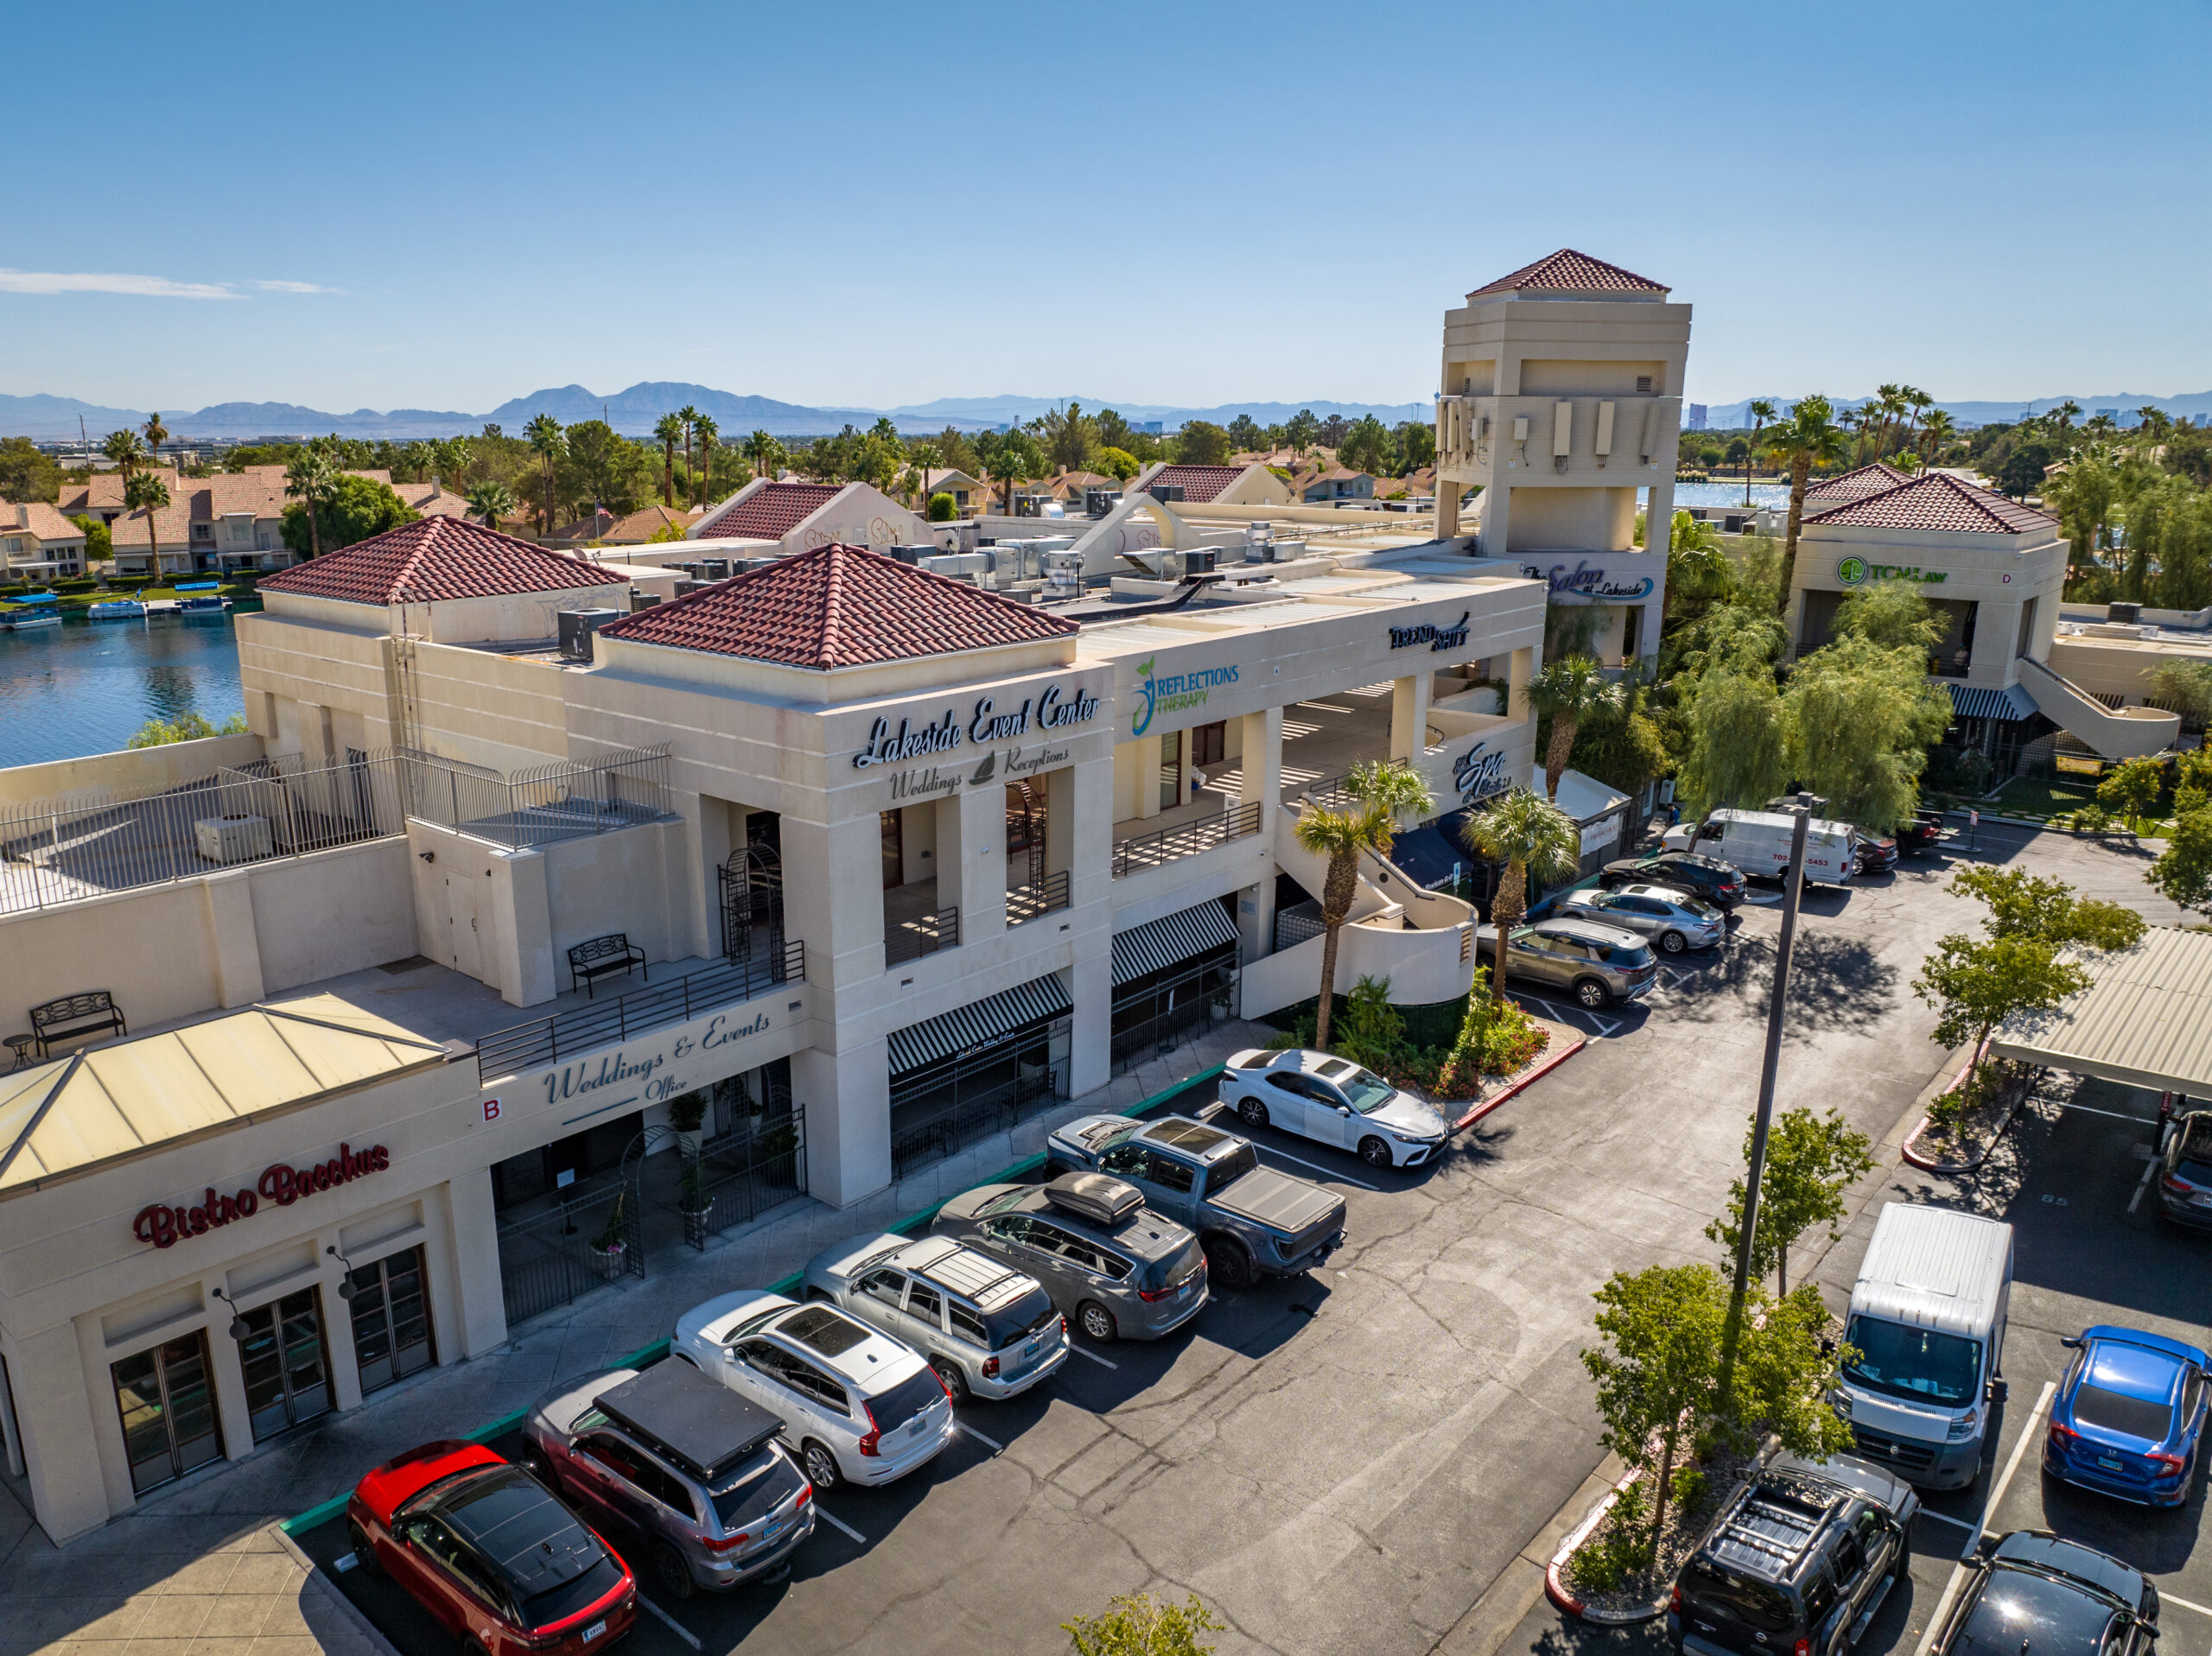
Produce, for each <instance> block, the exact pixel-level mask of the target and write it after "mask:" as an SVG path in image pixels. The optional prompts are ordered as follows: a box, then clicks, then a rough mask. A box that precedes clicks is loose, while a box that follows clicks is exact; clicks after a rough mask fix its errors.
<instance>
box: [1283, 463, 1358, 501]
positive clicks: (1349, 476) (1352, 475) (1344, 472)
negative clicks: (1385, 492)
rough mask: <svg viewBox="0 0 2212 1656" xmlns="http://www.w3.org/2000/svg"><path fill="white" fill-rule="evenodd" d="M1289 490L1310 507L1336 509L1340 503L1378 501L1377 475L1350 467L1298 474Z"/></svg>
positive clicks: (1293, 478)
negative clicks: (1295, 491)
mask: <svg viewBox="0 0 2212 1656" xmlns="http://www.w3.org/2000/svg"><path fill="white" fill-rule="evenodd" d="M1290 486H1291V487H1292V488H1294V489H1295V490H1297V491H1298V498H1300V500H1302V501H1304V502H1305V503H1306V504H1307V505H1309V506H1333V505H1336V504H1338V503H1340V502H1345V501H1353V500H1372V499H1374V498H1375V474H1374V473H1372V472H1355V471H1353V470H1351V468H1350V467H1349V466H1322V467H1319V468H1317V469H1315V470H1313V471H1312V472H1307V473H1299V474H1295V475H1294V476H1293V477H1292V479H1291V480H1290Z"/></svg>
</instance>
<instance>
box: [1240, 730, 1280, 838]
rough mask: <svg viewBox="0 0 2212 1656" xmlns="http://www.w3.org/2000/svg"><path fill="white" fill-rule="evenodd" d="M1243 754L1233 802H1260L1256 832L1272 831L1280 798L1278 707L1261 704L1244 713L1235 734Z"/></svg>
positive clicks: (1241, 803)
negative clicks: (1263, 706) (1261, 706)
mask: <svg viewBox="0 0 2212 1656" xmlns="http://www.w3.org/2000/svg"><path fill="white" fill-rule="evenodd" d="M1237 735H1238V740H1239V742H1240V744H1241V746H1242V747H1243V757H1242V758H1241V759H1240V760H1239V762H1238V763H1239V765H1241V767H1242V769H1241V770H1240V771H1239V773H1238V779H1237V784H1236V803H1238V804H1240V805H1249V804H1250V803H1253V802H1254V801H1255V800H1257V801H1258V802H1259V805H1260V832H1261V833H1262V834H1272V833H1274V812H1275V808H1276V806H1277V805H1278V804H1279V803H1280V802H1281V799H1282V709H1281V707H1265V708H1262V710H1261V711H1260V712H1258V713H1248V714H1245V715H1244V724H1243V729H1242V730H1241V731H1239V732H1238V733H1237Z"/></svg>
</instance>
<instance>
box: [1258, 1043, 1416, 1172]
mask: <svg viewBox="0 0 2212 1656" xmlns="http://www.w3.org/2000/svg"><path fill="white" fill-rule="evenodd" d="M1221 1101H1222V1102H1223V1103H1224V1104H1226V1105H1228V1106H1229V1107H1230V1108H1231V1109H1233V1110H1235V1111H1236V1114H1237V1115H1238V1117H1239V1118H1240V1119H1241V1120H1243V1123H1244V1125H1245V1126H1248V1127H1264V1126H1268V1123H1270V1122H1273V1123H1274V1125H1275V1126H1278V1127H1281V1129H1282V1130H1283V1131H1284V1132H1286V1133H1298V1134H1300V1136H1301V1137H1304V1138H1307V1139H1319V1140H1320V1141H1321V1143H1323V1144H1325V1145H1335V1146H1337V1148H1338V1149H1339V1150H1351V1151H1357V1152H1358V1153H1359V1158H1360V1160H1362V1161H1363V1162H1365V1163H1366V1164H1368V1165H1369V1166H1370V1167H1417V1166H1419V1165H1420V1164H1421V1163H1423V1162H1425V1161H1427V1160H1428V1159H1429V1158H1430V1157H1432V1156H1433V1155H1435V1154H1436V1152H1438V1151H1440V1150H1441V1149H1443V1148H1444V1140H1445V1139H1446V1138H1447V1137H1449V1136H1450V1134H1451V1132H1452V1127H1451V1124H1450V1123H1449V1122H1447V1121H1446V1120H1445V1119H1444V1118H1443V1117H1442V1116H1441V1115H1439V1114H1437V1113H1436V1110H1435V1108H1434V1107H1433V1106H1432V1105H1430V1104H1429V1103H1427V1101H1424V1100H1422V1099H1419V1098H1415V1097H1414V1095H1413V1094H1411V1093H1402V1092H1400V1091H1399V1090H1398V1089H1397V1088H1395V1087H1393V1086H1392V1085H1390V1083H1389V1082H1387V1081H1385V1080H1383V1077H1382V1076H1380V1075H1376V1073H1375V1072H1374V1071H1373V1070H1371V1069H1361V1068H1360V1067H1359V1065H1357V1064H1356V1063H1353V1062H1352V1061H1351V1059H1350V1058H1339V1057H1338V1056H1336V1055H1335V1054H1334V1053H1332V1052H1309V1051H1306V1050H1302V1049H1300V1050H1291V1051H1287V1052H1265V1051H1258V1050H1253V1051H1246V1052H1239V1053H1237V1054H1236V1056H1234V1057H1232V1058H1230V1061H1229V1063H1228V1067H1227V1068H1226V1069H1224V1070H1223V1071H1222V1076H1221Z"/></svg>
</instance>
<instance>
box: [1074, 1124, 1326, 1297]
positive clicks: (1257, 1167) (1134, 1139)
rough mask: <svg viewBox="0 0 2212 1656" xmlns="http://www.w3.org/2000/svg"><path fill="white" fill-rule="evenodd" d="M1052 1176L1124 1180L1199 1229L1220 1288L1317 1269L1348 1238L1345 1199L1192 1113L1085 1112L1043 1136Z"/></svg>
mask: <svg viewBox="0 0 2212 1656" xmlns="http://www.w3.org/2000/svg"><path fill="white" fill-rule="evenodd" d="M1045 1156H1046V1164H1047V1168H1048V1176H1049V1177H1057V1176H1058V1175H1059V1174H1061V1173H1064V1172H1074V1171H1084V1170H1090V1171H1096V1172H1101V1173H1110V1174H1112V1175H1113V1176H1114V1177H1116V1178H1119V1179H1127V1180H1128V1182H1129V1183H1132V1184H1134V1185H1135V1186H1136V1187H1137V1189H1138V1190H1141V1191H1143V1192H1144V1204H1145V1206H1146V1207H1147V1208H1150V1209H1152V1210H1153V1211H1154V1213H1160V1214H1165V1215H1166V1216H1167V1217H1168V1218H1170V1219H1173V1220H1174V1221H1176V1222H1177V1223H1179V1224H1182V1225H1185V1226H1187V1227H1189V1228H1191V1229H1192V1230H1194V1231H1196V1232H1197V1233H1198V1240H1199V1241H1200V1242H1201V1243H1202V1244H1203V1245H1204V1246H1205V1251H1206V1269H1207V1272H1208V1274H1209V1275H1210V1276H1211V1278H1212V1279H1213V1285H1214V1286H1215V1287H1217V1288H1222V1289H1235V1288H1245V1287H1249V1286H1250V1285H1251V1284H1252V1283H1253V1281H1254V1280H1255V1279H1256V1278H1259V1277H1262V1276H1274V1277H1288V1276H1295V1275H1297V1274H1298V1273H1299V1272H1302V1271H1310V1270H1312V1269H1313V1267H1314V1266H1317V1265H1319V1264H1320V1263H1321V1262H1322V1261H1323V1260H1324V1259H1327V1258H1328V1257H1329V1255H1330V1254H1332V1253H1334V1252H1335V1251H1336V1250H1337V1247H1338V1245H1339V1244H1341V1243H1342V1242H1343V1241H1344V1198H1343V1197H1342V1196H1334V1195H1332V1194H1331V1193H1330V1192H1328V1191H1326V1190H1323V1189H1322V1188H1321V1187H1320V1186H1319V1185H1318V1184H1315V1183H1313V1182H1312V1181H1310V1180H1307V1179H1301V1178H1297V1177H1293V1176H1292V1175H1290V1174H1288V1173H1278V1172H1277V1171H1275V1170H1274V1168H1272V1167H1262V1165H1261V1164H1260V1158H1259V1153H1258V1152H1257V1151H1255V1149H1254V1148H1253V1146H1252V1143H1251V1141H1250V1140H1249V1139H1240V1138H1238V1137H1237V1136H1236V1134H1235V1133H1230V1132H1229V1131H1228V1130H1226V1129H1225V1128H1222V1127H1217V1126H1212V1125H1211V1124H1210V1123H1207V1122H1205V1121H1194V1120H1192V1119H1191V1118H1190V1117H1188V1116H1185V1115H1171V1116H1167V1117H1165V1118H1163V1119H1162V1120H1158V1121H1133V1120H1130V1119H1129V1118H1128V1116H1125V1115H1085V1116H1078V1117H1077V1119H1076V1120H1072V1121H1071V1122H1069V1123H1068V1124H1067V1125H1066V1126H1063V1127H1062V1128H1060V1130H1059V1131H1058V1132H1057V1133H1053V1134H1052V1137H1051V1139H1048V1140H1046V1146H1045Z"/></svg>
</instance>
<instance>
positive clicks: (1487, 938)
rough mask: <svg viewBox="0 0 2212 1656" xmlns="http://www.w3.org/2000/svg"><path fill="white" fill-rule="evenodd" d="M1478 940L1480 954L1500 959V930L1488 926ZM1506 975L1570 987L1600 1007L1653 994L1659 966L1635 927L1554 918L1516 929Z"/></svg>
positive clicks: (1582, 999)
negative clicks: (1627, 928) (1498, 940)
mask: <svg viewBox="0 0 2212 1656" xmlns="http://www.w3.org/2000/svg"><path fill="white" fill-rule="evenodd" d="M1478 942H1479V944H1480V950H1479V953H1478V955H1477V958H1478V960H1479V961H1481V962H1482V963H1483V964H1484V965H1485V966H1488V965H1490V964H1491V962H1492V961H1495V960H1497V927H1495V926H1484V927H1483V928H1482V930H1481V931H1480V932H1479V933H1478ZM1505 973H1506V976H1507V977H1509V978H1523V979H1527V980H1531V981H1533V982H1536V983H1541V984H1548V985H1552V986H1554V987H1559V988H1562V989H1567V990H1569V991H1571V992H1572V993H1573V996H1574V998H1575V999H1576V1000H1578V1001H1579V1002H1580V1003H1581V1004H1582V1005H1583V1006H1586V1007H1588V1008H1590V1009H1591V1010H1592V1011H1595V1010H1597V1009H1598V1008H1599V1007H1600V1006H1611V1005H1612V1004H1613V1002H1614V1001H1616V1000H1627V999H1635V998H1636V997H1637V996H1639V995H1644V994H1649V993H1650V992H1651V986H1652V984H1653V982H1654V981H1656V980H1657V978H1658V975H1659V967H1658V963H1657V962H1656V961H1654V960H1653V959H1652V958H1651V949H1650V948H1649V945H1648V944H1646V943H1645V942H1644V941H1643V938H1641V937H1639V936H1637V935H1636V934H1635V933H1634V932H1632V931H1623V930H1621V929H1620V928H1619V927H1618V926H1601V925H1599V924H1597V923H1595V922H1594V921H1589V920H1567V919H1558V918H1554V919H1550V920H1539V921H1537V922H1536V923H1535V924H1534V925H1529V926H1516V927H1515V928H1514V929H1513V933H1512V936H1510V937H1508V938H1507V939H1506V940H1505Z"/></svg>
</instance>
